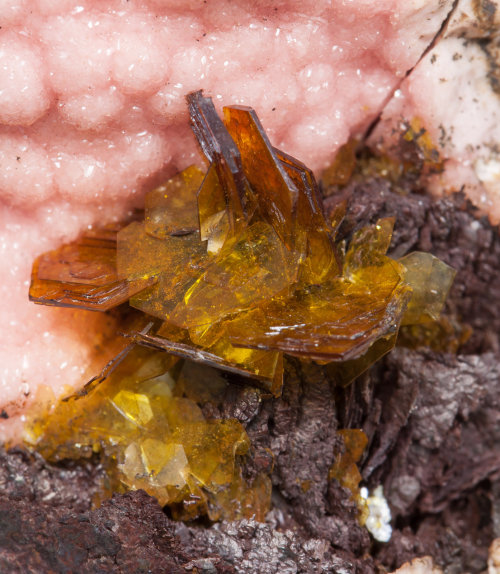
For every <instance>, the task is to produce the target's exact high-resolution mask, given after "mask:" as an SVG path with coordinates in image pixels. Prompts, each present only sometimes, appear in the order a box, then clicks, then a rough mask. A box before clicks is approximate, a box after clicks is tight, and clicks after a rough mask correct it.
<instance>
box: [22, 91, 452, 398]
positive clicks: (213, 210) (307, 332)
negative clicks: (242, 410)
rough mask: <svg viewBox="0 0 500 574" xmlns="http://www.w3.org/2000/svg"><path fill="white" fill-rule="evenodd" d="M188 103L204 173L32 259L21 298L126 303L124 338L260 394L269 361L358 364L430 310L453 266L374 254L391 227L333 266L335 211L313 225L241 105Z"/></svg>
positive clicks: (310, 192)
mask: <svg viewBox="0 0 500 574" xmlns="http://www.w3.org/2000/svg"><path fill="white" fill-rule="evenodd" d="M188 104H189V108H190V113H191V120H192V124H193V130H194V132H195V134H196V136H197V137H198V141H199V143H200V145H201V148H202V150H203V152H204V153H205V155H206V157H207V159H208V161H209V162H210V165H209V168H208V171H207V173H206V174H205V173H204V172H203V171H201V170H200V169H199V168H197V167H194V166H193V167H190V168H188V169H186V170H184V171H183V172H182V173H180V174H178V175H177V176H175V177H174V178H172V179H171V180H169V181H168V182H167V183H165V184H164V185H162V186H160V187H159V188H157V189H155V190H153V191H152V192H150V193H149V194H148V195H147V196H146V207H145V218H144V220H143V221H133V222H132V223H130V224H129V225H127V226H126V227H123V228H121V229H119V228H118V227H116V228H115V229H114V235H112V233H111V231H108V232H107V234H103V232H101V234H100V235H99V234H97V235H96V233H95V232H94V237H91V236H89V235H87V236H85V237H84V238H83V239H82V240H80V242H78V243H77V244H73V245H70V246H65V247H63V248H61V249H60V250H58V251H55V252H51V253H49V254H46V255H44V256H42V257H41V258H39V260H38V261H37V262H36V263H35V266H34V271H33V281H32V286H31V291H30V296H31V298H32V300H34V301H36V302H39V303H45V304H47V303H48V304H58V305H74V306H81V307H85V308H91V309H96V308H101V309H108V308H110V307H112V306H116V305H118V304H120V303H122V302H123V301H124V300H127V299H128V300H129V303H130V305H131V306H132V307H135V308H136V309H139V310H141V311H143V312H145V313H146V314H147V315H148V316H150V317H151V318H152V321H151V324H150V326H149V329H148V330H146V331H141V332H137V333H135V335H134V340H135V342H137V343H139V344H145V345H148V346H150V347H154V348H157V349H163V350H165V351H167V352H169V353H171V354H174V355H177V356H181V357H185V358H189V359H192V360H199V361H203V362H206V363H208V364H211V365H216V366H218V367H220V368H223V369H227V370H229V371H232V372H236V373H240V374H243V375H247V376H250V377H252V378H254V379H256V380H259V381H260V382H261V383H262V384H263V385H264V387H265V388H267V389H268V390H270V391H271V392H272V393H273V394H278V393H279V391H280V388H281V384H282V377H283V353H287V354H290V355H295V356H298V357H300V358H304V359H313V360H316V361H320V362H324V363H328V362H332V361H336V362H339V361H353V360H355V361H357V363H356V365H360V364H361V362H360V361H361V359H360V358H362V357H363V356H364V357H365V359H364V363H365V364H366V366H369V363H371V362H373V360H375V359H376V358H378V356H379V355H380V354H381V353H383V352H387V350H389V348H390V347H391V346H392V345H393V343H394V339H395V334H396V332H397V330H398V328H399V325H400V324H401V321H402V318H403V314H404V313H405V309H406V308H407V306H408V310H407V311H406V314H405V319H404V322H406V323H412V324H414V323H420V322H422V321H424V320H427V319H432V318H435V317H436V315H438V314H439V311H440V308H441V307H442V305H443V302H444V299H445V297H446V294H447V291H448V288H449V285H450V284H451V281H452V278H453V271H452V270H451V269H450V268H449V267H447V266H446V265H444V264H443V263H442V262H440V261H438V260H437V259H435V258H433V257H432V256H431V255H428V254H422V253H413V254H411V255H409V256H407V257H406V258H405V259H404V260H400V261H394V260H393V259H391V258H389V257H387V256H386V252H387V249H388V247H389V244H390V241H391V234H392V227H393V224H394V221H393V220H392V219H385V220H381V221H379V222H378V223H377V224H375V225H372V226H369V227H366V228H364V229H361V230H360V231H358V232H357V233H356V234H355V235H354V237H353V238H352V240H351V242H350V244H349V247H348V249H347V252H346V253H345V254H344V256H343V257H342V254H341V253H340V250H339V249H338V247H337V245H336V244H335V232H336V228H337V227H338V225H339V223H340V222H341V219H342V207H339V209H338V210H337V212H336V213H335V215H334V216H333V220H332V221H328V220H327V219H326V217H325V215H324V212H323V209H322V203H321V197H320V193H319V189H318V186H317V184H316V182H315V179H314V176H313V174H312V173H311V171H310V170H309V169H307V168H306V167H305V166H304V165H303V164H301V163H300V162H299V161H297V160H295V159H294V158H292V157H290V156H288V155H286V154H285V153H283V152H281V151H279V150H277V149H275V148H273V147H272V145H271V144H270V142H269V140H268V138H267V136H266V134H265V132H264V130H263V129H262V126H261V124H260V122H259V120H258V118H257V116H256V114H255V112H254V111H253V110H252V109H250V108H244V107H241V106H230V107H226V108H224V121H222V120H221V119H220V118H219V116H218V115H217V113H216V111H215V108H214V106H213V104H212V102H211V100H210V99H209V98H205V97H203V95H202V93H201V92H196V93H192V94H190V95H189V96H188ZM92 249H93V251H92ZM92 254H94V259H93V258H92V257H93V255H92ZM85 289H87V290H86V291H85ZM153 318H154V319H153ZM377 342H378V344H377V345H375V346H374V344H375V343H377ZM370 351H371V352H370ZM356 365H355V368H354V369H352V368H351V366H350V367H349V369H344V371H343V375H342V376H340V375H339V380H340V381H341V382H345V380H344V379H345V374H346V373H347V372H349V373H351V374H350V375H349V376H348V377H347V378H348V379H351V378H352V376H353V375H355V374H356V373H357V371H358V370H359V369H358V368H357V366H356Z"/></svg>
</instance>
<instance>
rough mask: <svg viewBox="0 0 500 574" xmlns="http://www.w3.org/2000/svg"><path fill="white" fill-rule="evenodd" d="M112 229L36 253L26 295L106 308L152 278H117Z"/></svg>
mask: <svg viewBox="0 0 500 574" xmlns="http://www.w3.org/2000/svg"><path fill="white" fill-rule="evenodd" d="M116 232H117V230H116V229H113V228H108V229H103V230H100V231H99V232H91V233H88V234H86V235H84V236H83V237H81V238H80V239H79V240H78V241H75V242H73V243H70V244H68V245H63V246H62V247H60V248H59V249H56V250H54V251H49V252H48V253H44V254H43V255H40V257H38V258H37V259H36V261H35V263H34V264H33V270H32V275H31V286H30V292H29V297H30V300H31V301H34V302H35V303H41V304H43V305H57V306H59V307H78V308H82V309H89V310H99V311H107V310H108V309H111V308H113V307H116V306H117V305H120V304H121V303H124V302H125V301H127V300H128V299H129V298H130V297H131V296H132V295H134V294H135V293H138V292H139V291H142V290H143V289H144V288H145V287H147V286H148V285H150V284H151V283H152V282H153V279H151V278H144V277H137V278H135V279H131V278H119V277H118V274H117V271H116Z"/></svg>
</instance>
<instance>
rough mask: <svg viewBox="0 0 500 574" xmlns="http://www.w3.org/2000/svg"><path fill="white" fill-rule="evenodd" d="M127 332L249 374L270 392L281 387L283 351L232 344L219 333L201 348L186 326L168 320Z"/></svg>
mask: <svg viewBox="0 0 500 574" xmlns="http://www.w3.org/2000/svg"><path fill="white" fill-rule="evenodd" d="M130 336H131V338H132V340H133V341H135V342H136V343H138V344H140V345H145V346H148V347H150V348H153V349H162V350H164V351H166V352H167V353H169V354H171V355H174V356H176V357H181V358H183V359H189V360H191V361H194V362H197V363H202V364H204V365H207V366H211V367H217V368H219V369H222V370H224V371H227V372H229V373H233V374H236V375H240V376H243V377H251V378H252V379H254V380H255V381H257V382H260V383H261V384H262V386H263V387H264V388H265V389H266V390H268V391H269V392H271V393H272V394H273V395H278V394H279V393H280V391H281V387H282V384H283V355H282V353H280V352H277V351H262V350H258V349H248V348H246V349H242V348H238V347H234V346H233V345H231V343H230V342H229V340H228V339H227V337H221V338H220V339H219V340H218V341H217V342H216V343H215V344H213V345H212V346H210V347H207V348H203V347H201V346H199V345H195V344H193V342H192V341H191V339H190V337H189V334H188V332H187V331H186V330H184V329H179V328H177V327H175V326H173V325H170V324H168V323H163V325H161V326H160V327H159V328H156V330H153V331H152V332H144V331H142V332H136V333H133V334H131V335H130Z"/></svg>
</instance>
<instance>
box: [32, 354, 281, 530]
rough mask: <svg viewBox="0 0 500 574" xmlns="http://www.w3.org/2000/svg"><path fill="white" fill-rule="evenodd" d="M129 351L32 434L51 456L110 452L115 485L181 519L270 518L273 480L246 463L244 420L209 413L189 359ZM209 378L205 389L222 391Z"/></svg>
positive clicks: (38, 421)
mask: <svg viewBox="0 0 500 574" xmlns="http://www.w3.org/2000/svg"><path fill="white" fill-rule="evenodd" d="M126 351H127V352H126V353H124V355H125V356H124V358H122V360H121V361H119V362H117V363H116V365H115V366H114V368H113V370H112V372H110V373H108V375H107V376H106V377H104V380H101V381H99V384H97V385H93V386H92V385H91V386H90V387H91V388H90V389H89V391H88V393H87V394H84V395H83V396H72V397H69V398H68V399H66V400H64V401H61V402H59V403H58V404H57V406H56V408H55V409H52V410H51V412H50V413H45V414H44V415H43V416H38V417H36V418H34V419H33V422H32V424H31V426H30V428H29V432H28V434H27V436H26V441H27V442H28V443H29V444H31V445H32V446H34V447H36V449H37V450H38V451H39V452H40V453H41V454H42V455H43V456H44V457H45V458H46V459H48V460H51V461H59V460H63V459H79V458H82V457H89V456H91V455H92V454H93V453H100V452H104V453H105V455H106V457H105V459H104V460H105V464H106V465H107V468H108V471H109V477H110V480H111V481H112V484H111V485H110V487H111V490H113V491H117V490H118V491H120V490H123V489H124V488H125V489H134V490H136V489H139V488H142V489H143V490H145V491H146V492H148V493H149V494H151V495H152V496H155V497H156V498H157V499H158V501H159V502H160V504H162V505H167V504H168V505H169V506H170V507H171V509H172V514H173V515H174V517H176V518H179V519H183V520H187V519H192V518H196V517H198V516H200V515H207V516H208V517H209V518H210V519H211V520H218V519H220V518H226V519H230V520H235V519H238V518H243V517H250V516H254V515H255V516H256V517H257V519H260V520H263V519H264V515H265V512H266V511H267V510H268V508H269V503H270V496H271V486H270V479H269V478H268V477H267V476H266V475H260V476H257V478H256V479H254V480H253V482H252V483H248V482H247V481H246V480H244V478H243V477H242V468H241V465H240V464H239V461H240V459H241V457H242V456H243V455H245V454H247V453H248V451H249V448H250V441H249V438H248V436H247V434H246V432H245V430H244V428H243V427H242V425H241V424H240V423H239V422H238V421H236V420H205V417H204V416H203V414H202V411H201V409H200V407H199V406H198V405H197V403H196V402H195V401H194V400H192V399H190V398H187V397H186V396H185V395H186V384H189V383H186V382H185V381H184V379H185V371H186V369H189V366H188V365H187V363H185V362H184V361H182V360H179V359H177V358H176V357H173V356H172V355H168V354H166V353H164V352H161V351H154V350H150V349H146V348H144V347H135V348H132V349H130V348H129V349H127V350H126ZM210 384H211V383H209V384H208V385H207V389H206V393H210V392H211V391H212V394H214V393H213V391H214V389H210V388H209V387H210ZM215 384H217V381H215ZM212 386H213V384H212ZM188 394H191V395H193V392H189V390H188ZM194 396H195V397H196V392H195V393H194ZM196 398H199V397H196ZM49 408H50V407H49Z"/></svg>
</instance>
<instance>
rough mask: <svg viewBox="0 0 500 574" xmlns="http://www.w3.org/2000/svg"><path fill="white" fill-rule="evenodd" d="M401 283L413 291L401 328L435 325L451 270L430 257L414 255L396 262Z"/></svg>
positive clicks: (419, 253)
mask: <svg viewBox="0 0 500 574" xmlns="http://www.w3.org/2000/svg"><path fill="white" fill-rule="evenodd" d="M399 263H401V264H402V265H403V266H404V268H405V271H404V280H405V282H406V283H408V285H410V287H411V288H412V291H413V296H412V298H411V300H410V302H409V304H408V307H407V309H406V312H405V315H404V317H403V321H402V324H403V325H418V324H420V323H428V322H429V321H437V320H438V319H439V316H440V314H441V311H442V309H443V307H444V303H445V301H446V297H447V295H448V291H449V290H450V287H451V284H452V283H453V279H454V277H455V273H456V272H455V270H454V269H453V268H452V267H450V266H449V265H446V263H444V262H443V261H441V260H440V259H438V258H437V257H434V255H431V254H430V253H422V252H420V251H415V252H413V253H410V254H409V255H406V256H405V257H402V258H401V259H400V260H399Z"/></svg>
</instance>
